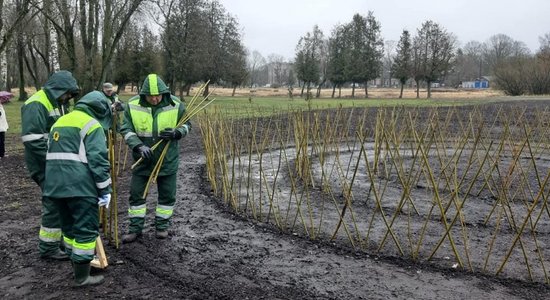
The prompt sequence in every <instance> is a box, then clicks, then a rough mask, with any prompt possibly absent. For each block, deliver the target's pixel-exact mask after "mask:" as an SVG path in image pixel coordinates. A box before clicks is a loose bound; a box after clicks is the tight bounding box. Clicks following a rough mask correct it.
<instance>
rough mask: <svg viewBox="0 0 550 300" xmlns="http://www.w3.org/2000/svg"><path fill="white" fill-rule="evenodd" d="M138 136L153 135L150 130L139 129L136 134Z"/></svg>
mask: <svg viewBox="0 0 550 300" xmlns="http://www.w3.org/2000/svg"><path fill="white" fill-rule="evenodd" d="M136 135H137V136H138V137H153V133H152V132H146V131H140V132H137V134H136Z"/></svg>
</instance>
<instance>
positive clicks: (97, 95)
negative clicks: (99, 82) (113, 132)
mask: <svg viewBox="0 0 550 300" xmlns="http://www.w3.org/2000/svg"><path fill="white" fill-rule="evenodd" d="M74 109H75V110H79V111H83V112H85V113H87V114H89V115H90V116H91V117H93V118H94V119H96V120H97V121H98V122H99V124H101V127H103V129H105V130H107V129H109V128H110V127H111V122H112V115H111V101H110V100H109V99H108V98H107V97H105V95H104V94H103V93H102V92H100V91H93V92H89V93H88V94H86V95H84V96H83V97H82V98H80V100H78V102H76V104H75V107H74Z"/></svg>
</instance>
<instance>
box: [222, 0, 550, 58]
mask: <svg viewBox="0 0 550 300" xmlns="http://www.w3.org/2000/svg"><path fill="white" fill-rule="evenodd" d="M219 1H220V2H221V3H222V4H223V6H224V7H225V9H226V10H227V11H228V12H229V13H230V14H232V15H233V16H234V17H236V18H237V19H238V21H239V24H240V26H241V29H242V33H243V39H244V44H245V46H246V47H247V48H248V49H249V50H250V51H253V50H258V51H260V52H261V53H262V55H264V56H265V57H267V56H268V55H269V54H271V53H276V54H280V55H283V56H284V57H286V58H287V59H290V58H294V52H295V51H294V50H295V47H296V44H297V43H298V39H299V38H300V37H301V36H303V35H304V34H305V33H306V32H308V31H311V30H312V28H313V26H314V25H315V24H317V25H319V27H320V28H321V30H322V31H323V33H324V34H325V36H329V35H330V32H331V31H332V29H333V28H334V26H335V25H336V24H342V23H347V22H349V21H351V19H352V17H353V15H354V14H355V13H359V14H361V15H364V16H366V15H367V12H368V11H373V12H374V16H375V17H376V19H377V20H378V21H379V22H380V24H381V26H382V36H383V38H384V40H394V41H398V40H399V36H400V35H401V32H402V31H403V29H407V30H409V31H410V32H411V34H412V35H413V36H414V35H415V34H416V29H417V28H419V27H420V26H421V24H422V23H423V22H424V21H426V20H432V21H435V22H437V23H439V25H441V26H443V27H444V28H445V29H446V30H447V31H448V32H451V33H453V34H455V35H456V36H457V37H458V40H459V42H460V43H461V44H462V45H463V44H465V43H466V42H468V41H471V40H476V41H479V42H485V41H486V40H487V39H488V38H489V37H490V36H492V35H495V34H498V33H503V34H506V35H508V36H510V37H511V38H513V39H514V40H518V41H522V42H524V43H525V44H526V45H527V46H528V47H529V48H530V49H531V51H535V50H536V49H538V48H539V36H542V35H544V34H545V33H548V32H550V0H478V1H475V0H376V1H372V0H219Z"/></svg>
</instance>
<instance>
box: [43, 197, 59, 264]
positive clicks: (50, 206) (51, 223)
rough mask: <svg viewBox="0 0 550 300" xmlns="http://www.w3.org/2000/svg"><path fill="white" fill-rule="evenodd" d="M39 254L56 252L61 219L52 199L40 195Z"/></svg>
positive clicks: (46, 254) (47, 254)
mask: <svg viewBox="0 0 550 300" xmlns="http://www.w3.org/2000/svg"><path fill="white" fill-rule="evenodd" d="M38 238H39V242H38V249H39V251H40V256H43V257H46V256H50V255H53V254H56V253H57V252H58V251H59V246H60V244H61V219H60V216H59V210H58V208H57V206H56V205H55V204H54V202H53V201H52V199H50V198H48V197H42V221H41V224H40V232H39V234H38Z"/></svg>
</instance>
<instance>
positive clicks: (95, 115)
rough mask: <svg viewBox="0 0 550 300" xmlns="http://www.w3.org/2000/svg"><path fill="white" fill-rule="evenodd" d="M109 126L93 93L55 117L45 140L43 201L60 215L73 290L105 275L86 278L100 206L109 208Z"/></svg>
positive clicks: (105, 109)
mask: <svg viewBox="0 0 550 300" xmlns="http://www.w3.org/2000/svg"><path fill="white" fill-rule="evenodd" d="M110 126H111V102H110V101H109V99H107V98H106V97H105V96H104V95H103V94H102V93H101V92H99V91H94V92H91V93H88V94H86V95H84V97H82V98H81V99H80V100H79V101H78V102H77V103H76V104H75V108H74V111H72V112H71V113H69V114H67V115H65V116H62V117H61V118H59V120H57V122H55V123H54V124H53V126H52V128H51V131H50V135H49V140H48V145H49V146H48V154H47V155H46V180H45V181H44V184H43V190H44V197H47V198H48V199H49V200H50V201H51V202H52V203H53V204H54V205H55V206H56V208H57V211H59V214H60V216H61V228H62V232H63V240H64V242H65V252H66V253H67V255H69V256H70V258H71V261H72V262H73V269H74V280H75V285H76V286H83V285H95V284H99V283H101V282H102V281H103V276H90V262H91V261H92V259H93V258H94V254H95V246H96V239H97V237H98V235H99V231H98V230H99V206H105V207H107V208H108V207H109V203H110V201H111V192H112V190H111V173H110V171H109V170H110V166H109V160H108V157H107V146H106V144H105V133H104V131H105V130H106V129H109V127H110ZM98 204H99V206H98Z"/></svg>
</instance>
